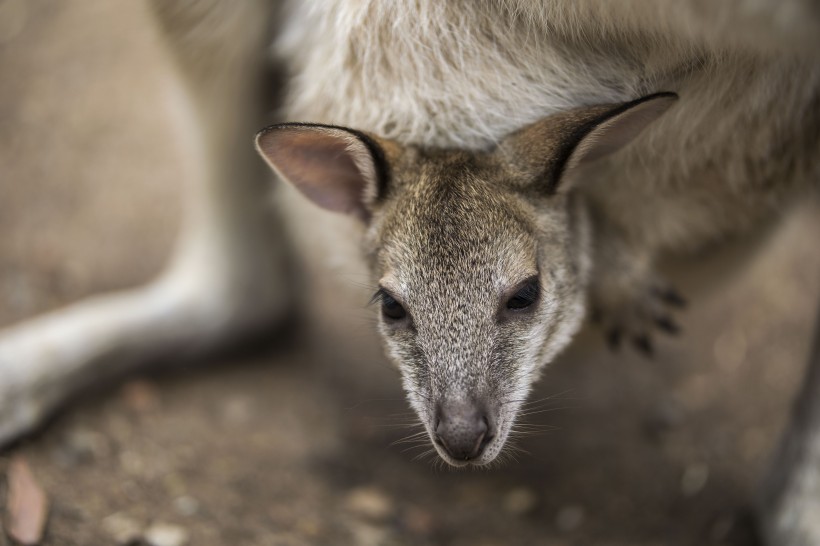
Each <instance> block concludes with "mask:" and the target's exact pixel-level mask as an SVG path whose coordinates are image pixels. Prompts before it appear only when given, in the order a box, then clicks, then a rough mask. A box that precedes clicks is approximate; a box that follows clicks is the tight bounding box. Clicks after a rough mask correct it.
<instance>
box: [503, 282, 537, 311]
mask: <svg viewBox="0 0 820 546" xmlns="http://www.w3.org/2000/svg"><path fill="white" fill-rule="evenodd" d="M539 293H540V288H539V286H538V278H537V277H533V278H531V279H527V280H526V281H524V283H523V284H522V285H521V287H520V288H518V290H516V291H515V293H514V294H513V295H512V296H511V297H510V299H508V300H507V309H511V310H513V311H519V310H522V309H526V308H527V307H530V306H531V305H533V304H534V303H535V302H537V301H538V295H539Z"/></svg>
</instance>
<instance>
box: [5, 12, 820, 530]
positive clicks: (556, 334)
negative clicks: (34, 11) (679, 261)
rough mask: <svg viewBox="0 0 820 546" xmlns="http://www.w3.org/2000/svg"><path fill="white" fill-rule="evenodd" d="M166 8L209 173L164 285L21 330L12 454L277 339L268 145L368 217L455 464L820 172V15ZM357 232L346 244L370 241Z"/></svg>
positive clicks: (795, 520) (182, 105)
mask: <svg viewBox="0 0 820 546" xmlns="http://www.w3.org/2000/svg"><path fill="white" fill-rule="evenodd" d="M284 4H285V5H284V6H279V5H278V4H277V3H275V2H268V1H264V0H259V1H250V0H249V1H247V2H242V3H239V4H236V5H233V4H230V3H227V2H220V1H217V0H203V1H201V2H186V1H181V0H178V1H159V0H155V1H152V2H150V3H149V6H150V8H151V10H152V13H153V15H154V16H155V19H154V20H155V23H156V27H157V31H158V33H159V34H160V35H161V36H162V37H163V38H164V40H165V44H166V48H167V52H168V57H169V58H171V59H173V61H174V67H175V76H176V86H175V87H174V93H175V95H174V100H175V101H176V103H178V104H179V115H180V118H181V120H182V121H181V125H182V126H183V127H184V131H183V133H182V134H181V137H180V138H181V140H183V141H184V143H185V144H186V146H187V147H188V148H189V153H190V154H191V155H192V156H193V157H195V158H196V159H197V160H198V161H197V164H198V165H199V167H200V168H201V170H200V171H198V172H197V177H198V179H199V184H197V185H196V186H195V187H192V188H191V189H190V194H189V196H188V200H187V201H188V207H187V209H186V217H185V222H184V229H183V232H182V234H181V236H180V242H179V245H178V251H177V254H176V255H175V257H174V259H173V260H172V262H171V263H170V264H169V267H168V268H167V270H166V271H165V272H164V273H163V274H162V275H161V276H160V277H159V278H158V279H156V280H155V281H153V282H151V283H149V284H148V285H146V286H144V287H140V288H137V289H134V290H132V291H128V292H125V293H121V294H113V295H110V296H105V297H101V298H96V299H92V300H89V301H86V302H80V303H78V304H75V305H73V306H70V307H68V308H66V309H63V310H59V311H56V312H54V313H51V314H49V315H48V316H44V317H38V318H35V319H33V320H31V321H29V322H26V323H23V324H21V325H18V326H15V327H12V328H10V329H7V330H4V331H2V332H0V442H8V441H10V440H12V439H14V438H16V437H18V436H20V435H21V434H24V433H25V432H27V431H28V430H30V429H31V428H32V427H34V426H36V425H37V424H38V423H39V422H41V421H42V420H43V419H44V418H45V417H46V416H47V415H49V414H50V413H51V412H52V411H53V410H54V408H55V407H57V406H58V405H59V404H60V403H62V402H63V401H64V400H66V398H67V397H68V396H69V395H70V394H71V393H72V392H73V391H75V390H76V389H78V388H80V387H82V386H84V385H87V384H88V383H90V382H93V381H95V380H96V379H97V378H99V377H100V376H102V375H115V374H121V373H123V372H124V371H125V370H127V369H129V368H133V367H134V366H138V365H142V364H144V363H146V362H147V361H149V360H151V359H152V358H156V356H158V355H167V354H173V355H179V354H184V355H199V354H203V353H205V352H207V351H209V350H212V349H213V348H214V347H217V346H219V345H222V344H224V343H229V342H234V341H235V340H236V339H237V338H238V337H241V336H244V335H247V334H248V332H254V331H256V332H258V331H268V330H271V329H275V328H276V326H277V324H279V323H280V322H281V320H282V317H283V316H285V314H286V313H287V312H288V310H289V309H290V305H291V304H290V301H289V297H288V295H289V294H290V290H289V288H288V286H289V284H288V283H289V282H290V277H289V275H288V272H287V270H288V268H287V266H286V265H285V262H286V261H287V256H288V247H287V244H286V242H285V241H283V240H282V237H281V230H280V229H279V228H278V226H279V223H278V221H277V218H275V217H273V214H272V213H271V211H270V210H269V209H267V208H265V207H263V206H262V205H261V203H262V202H263V201H264V199H263V196H264V192H265V191H266V188H267V185H266V183H265V182H266V181H265V177H264V173H262V172H261V170H260V169H258V168H257V167H260V166H261V165H259V164H258V162H257V163H255V160H256V158H255V157H254V152H253V149H252V146H251V143H250V142H249V141H250V140H251V138H250V137H251V136H252V135H253V133H254V132H255V131H256V129H258V127H259V126H261V125H263V123H261V122H259V121H258V120H261V119H263V118H264V117H265V113H266V111H268V109H269V108H270V104H269V103H266V102H265V101H263V100H261V99H265V98H267V97H264V96H261V95H262V94H261V93H260V89H262V88H263V84H264V82H265V74H266V70H267V65H268V60H269V59H268V54H267V53H266V52H267V50H268V48H269V47H270V44H271V42H272V41H273V43H274V48H273V49H274V53H275V55H276V56H278V57H280V58H281V59H282V60H284V61H285V62H286V65H287V78H286V83H285V86H284V87H285V98H284V106H283V113H282V116H283V117H284V118H286V119H290V120H307V121H310V122H312V123H313V124H285V125H277V126H273V127H272V128H269V129H268V130H265V131H263V132H262V133H261V134H260V135H259V136H258V138H257V147H258V149H259V150H260V151H261V152H262V154H263V157H264V158H265V159H266V160H267V162H268V163H269V164H270V165H271V166H272V167H273V168H274V170H276V171H277V172H278V173H279V174H280V176H281V177H282V178H283V179H285V180H287V181H289V182H290V183H292V184H293V185H294V186H295V187H296V188H297V189H298V190H299V191H300V192H302V193H303V194H304V195H306V196H307V197H308V198H309V200H311V201H313V202H315V203H316V204H318V205H320V206H322V207H324V208H327V209H330V210H332V211H336V212H341V213H346V214H347V215H348V216H352V217H353V218H356V219H357V220H358V221H359V222H361V223H362V224H363V225H364V228H365V229H364V235H363V246H364V248H365V251H366V255H367V262H368V265H369V267H370V269H371V272H372V275H373V277H374V279H375V280H376V281H377V282H378V283H379V286H380V287H379V290H378V292H377V293H376V294H375V295H374V300H375V301H376V302H377V303H378V305H379V307H380V318H379V323H380V326H379V328H380V330H381V333H382V337H383V339H384V343H385V346H386V348H387V352H388V354H389V355H390V356H391V358H392V359H393V360H394V361H395V362H397V363H398V364H399V366H400V368H401V370H402V373H403V381H404V386H405V389H406V390H407V393H408V397H409V400H410V403H411V404H412V406H413V407H414V409H415V410H416V412H417V413H418V414H419V417H420V418H421V420H422V422H423V423H424V424H425V426H426V428H427V431H428V433H429V435H430V438H431V440H432V442H433V444H434V445H435V448H436V450H437V451H438V453H439V454H440V455H441V457H442V458H443V459H444V460H445V461H447V462H449V463H450V464H452V465H467V464H470V465H480V464H486V463H488V462H490V461H492V460H493V459H494V458H496V457H497V456H498V454H499V453H500V452H501V450H502V449H503V445H504V440H505V436H506V434H507V432H508V431H509V427H510V426H511V423H512V422H513V420H514V419H515V416H516V412H517V409H518V408H519V407H520V405H521V404H522V403H523V401H524V398H525V397H526V394H527V392H528V391H529V389H530V386H531V385H532V382H533V381H534V380H535V378H536V377H537V375H538V372H539V370H541V369H543V366H544V365H545V364H546V363H548V362H549V361H550V360H552V359H553V357H554V356H555V355H556V354H557V353H558V352H559V351H560V350H561V349H562V348H563V347H565V346H566V345H567V344H568V343H569V342H570V340H571V338H572V336H573V334H574V333H575V331H576V330H577V329H578V327H579V325H580V323H581V322H582V320H583V318H584V315H585V314H586V313H587V310H588V309H589V310H591V311H593V312H594V314H597V315H598V316H600V319H601V321H602V323H603V324H604V327H605V331H606V332H608V333H609V336H610V339H611V341H612V342H613V343H616V342H617V341H618V339H621V338H625V339H632V340H633V341H634V342H635V343H636V345H637V346H639V347H641V348H643V349H644V350H650V348H651V341H650V337H649V336H650V333H651V331H652V330H653V329H657V328H660V329H661V330H664V329H665V330H673V329H674V322H673V321H672V319H671V316H670V308H671V307H674V306H675V304H676V303H679V298H678V297H677V296H676V294H675V293H674V291H672V290H671V289H670V287H669V286H668V285H667V284H666V283H665V282H664V280H663V279H661V278H660V277H659V276H658V275H657V274H656V273H655V271H654V267H653V266H654V262H655V260H656V258H657V257H658V256H659V255H660V254H662V253H666V252H670V251H685V250H689V249H693V248H698V247H700V246H702V245H704V244H710V243H713V242H715V241H720V240H721V239H723V238H725V237H727V236H729V235H732V234H735V233H742V232H744V231H745V230H746V229H747V228H749V227H751V226H754V225H757V224H760V223H762V222H765V221H768V220H769V219H771V218H773V217H776V216H777V215H778V214H781V213H782V212H783V211H785V210H787V207H788V203H789V202H790V201H792V200H794V199H797V198H799V197H800V196H802V195H806V194H809V193H811V192H814V191H815V190H816V187H817V180H818V174H820V173H818V154H817V152H818V127H820V121H819V120H818V116H820V114H819V113H818V112H819V111H820V108H819V107H818V96H819V94H818V90H819V89H820V69H818V63H817V58H816V51H817V50H818V48H817V45H818V44H817V36H819V35H820V33H818V27H820V23H819V22H818V14H817V11H816V6H815V5H814V3H812V2H810V1H804V0H788V1H785V2H771V1H768V0H762V1H760V2H747V1H745V0H728V1H727V2H721V3H720V5H719V6H718V5H715V6H712V5H708V6H707V5H705V4H703V3H702V2H695V1H688V2H687V1H683V2H682V1H674V2H673V1H664V0H658V1H657V2H649V1H647V0H627V1H625V2H619V3H617V4H616V3H611V2H600V1H597V0H578V1H576V2H563V1H549V2H548V1H537V0H498V1H490V0H487V1H482V2H474V1H472V0H454V1H451V2H427V1H419V2H399V1H395V0H392V1H391V0H386V1H379V2H371V1H360V2H333V1H326V0H321V1H291V2H285V3H284ZM343 243H344V241H342V243H340V244H343ZM818 351H820V349H815V353H814V355H813V356H812V366H811V368H810V372H809V374H808V376H807V378H806V381H805V384H804V387H803V391H802V392H801V394H800V397H799V400H800V404H799V405H798V406H797V409H796V412H795V419H794V422H793V424H792V426H791V427H790V429H789V431H788V432H787V434H786V436H785V440H784V442H783V447H782V449H781V452H780V453H779V455H778V456H777V458H776V461H775V465H774V467H773V468H775V470H776V472H774V473H773V474H772V475H771V476H772V477H771V480H770V482H769V483H768V484H767V486H766V488H765V494H764V496H763V501H762V505H761V518H762V523H763V527H764V531H765V534H766V536H767V539H768V542H769V544H771V545H777V546H781V545H783V546H806V545H813V544H817V543H819V542H820V528H818V522H817V521H816V518H814V517H813V515H814V514H816V513H817V512H818V510H820V507H818V504H820V488H819V487H818V483H820V480H818V472H820V471H819V470H818V464H817V461H819V460H820V372H818V370H820V353H818Z"/></svg>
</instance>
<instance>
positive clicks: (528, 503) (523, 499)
mask: <svg viewBox="0 0 820 546" xmlns="http://www.w3.org/2000/svg"><path fill="white" fill-rule="evenodd" d="M537 504H538V497H537V496H536V495H535V493H534V492H533V491H532V490H531V489H527V488H526V487H516V488H515V489H513V490H512V491H510V492H509V493H507V494H506V495H505V496H504V501H503V506H504V511H506V512H507V513H508V514H512V515H514V516H525V515H527V514H531V513H532V512H533V511H534V510H535V507H536V505H537Z"/></svg>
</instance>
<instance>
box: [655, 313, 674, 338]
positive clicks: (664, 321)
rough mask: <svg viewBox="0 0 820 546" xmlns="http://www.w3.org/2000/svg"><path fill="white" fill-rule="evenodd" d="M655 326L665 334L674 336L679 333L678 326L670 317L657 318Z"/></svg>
mask: <svg viewBox="0 0 820 546" xmlns="http://www.w3.org/2000/svg"><path fill="white" fill-rule="evenodd" d="M655 324H656V325H657V327H658V328H660V329H661V330H663V331H664V332H666V333H667V334H670V335H673V336H674V335H677V334H679V333H680V326H678V324H677V323H676V322H675V321H674V320H672V318H671V317H658V318H656V319H655Z"/></svg>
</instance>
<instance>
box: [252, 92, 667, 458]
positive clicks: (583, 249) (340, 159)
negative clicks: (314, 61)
mask: <svg viewBox="0 0 820 546" xmlns="http://www.w3.org/2000/svg"><path fill="white" fill-rule="evenodd" d="M672 100H674V95H671V94H661V95H656V96H653V97H649V98H647V99H642V100H639V101H636V102H635V103H630V104H628V105H620V106H607V107H593V108H587V109H583V110H579V111H573V112H568V113H566V114H561V115H557V116H553V117H550V118H547V119H545V120H543V121H541V122H539V123H536V124H534V125H532V126H530V127H527V128H524V129H522V130H521V131H519V132H517V133H514V134H513V135H510V137H508V138H507V139H505V140H504V141H503V142H501V143H500V144H499V145H498V146H497V147H495V148H494V149H492V150H483V151H460V150H431V149H424V148H420V147H414V146H402V145H399V144H398V143H395V142H392V141H386V140H383V139H379V138H378V137H375V136H371V135H367V134H365V133H361V132H358V131H355V130H350V129H345V128H339V127H331V126H321V125H303V124H285V125H279V126H274V127H272V128H269V129H267V130H265V131H263V132H262V133H260V135H259V137H258V140H257V144H258V148H259V150H260V151H261V153H262V154H263V156H264V157H265V159H266V160H267V161H268V163H269V164H270V165H271V166H272V167H273V168H274V169H275V170H276V171H277V172H278V173H279V174H280V175H281V176H282V177H283V178H284V179H286V180H288V181H290V182H291V183H293V184H294V185H295V186H296V187H297V188H299V189H300V191H302V193H304V194H305V195H306V196H307V197H309V198H310V199H312V200H314V201H315V202H316V203H317V204H319V205H321V206H323V207H325V208H327V209H330V210H333V211H337V212H346V213H348V214H353V215H355V216H357V217H359V218H361V219H362V220H363V221H364V222H365V223H366V224H367V230H366V235H365V241H364V243H365V249H366V251H367V255H368V260H369V265H370V268H371V271H372V273H373V277H374V280H375V281H376V282H377V284H378V287H379V288H378V291H377V292H376V294H374V302H375V303H377V304H378V306H379V329H380V332H381V334H382V337H383V340H384V344H385V347H386V349H387V352H388V354H389V356H390V357H391V359H392V360H393V361H394V362H395V363H396V364H397V365H398V367H399V369H400V370H401V373H402V378H403V383H404V388H405V390H406V392H407V395H408V399H409V401H410V404H411V405H412V407H413V408H414V410H415V411H416V413H417V414H418V416H419V418H420V419H421V422H422V423H423V424H424V426H425V427H426V429H427V432H428V433H429V435H430V438H431V440H432V441H433V444H434V445H435V448H436V450H437V451H438V453H439V454H440V455H441V457H442V458H443V459H444V460H445V461H447V462H448V463H450V464H452V465H455V466H460V465H466V464H477V465H482V464H486V463H489V462H491V461H492V460H494V459H495V458H496V457H497V456H498V454H499V453H500V452H501V451H502V449H503V447H504V444H505V441H506V439H507V437H508V435H509V433H510V431H511V429H512V428H513V426H514V423H515V419H516V416H517V414H518V411H519V408H520V407H521V404H523V403H524V401H525V399H526V396H527V394H528V393H529V390H530V388H531V385H532V383H533V381H534V380H535V378H536V377H537V376H538V372H539V370H540V369H541V368H542V367H543V365H544V364H545V363H547V362H549V361H550V360H551V359H552V358H553V357H554V356H555V355H556V354H557V353H558V351H560V350H561V349H562V348H563V347H564V346H565V345H566V344H567V343H568V342H569V341H570V339H571V337H572V335H573V334H574V333H575V331H576V330H577V329H578V327H579V326H580V323H581V321H582V319H583V315H584V296H585V286H586V281H587V275H588V269H589V257H588V254H589V252H588V247H589V225H588V220H587V218H586V213H585V208H584V207H583V202H582V200H581V199H580V198H579V196H576V195H574V193H573V192H572V191H570V190H571V178H572V175H573V172H574V170H575V169H576V168H577V167H578V166H580V165H581V164H583V163H585V162H587V161H591V160H593V159H596V158H597V157H600V156H602V155H604V154H606V153H609V152H611V151H614V150H616V149H618V148H619V147H620V146H622V145H623V144H625V143H626V142H628V140H629V139H630V138H631V137H633V136H635V135H636V134H637V133H638V132H640V130H641V129H643V127H644V126H645V125H646V124H647V123H649V121H651V120H652V119H654V118H655V117H657V116H658V115H660V113H661V112H663V111H664V110H665V109H666V108H667V107H668V106H669V104H671V102H672Z"/></svg>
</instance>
